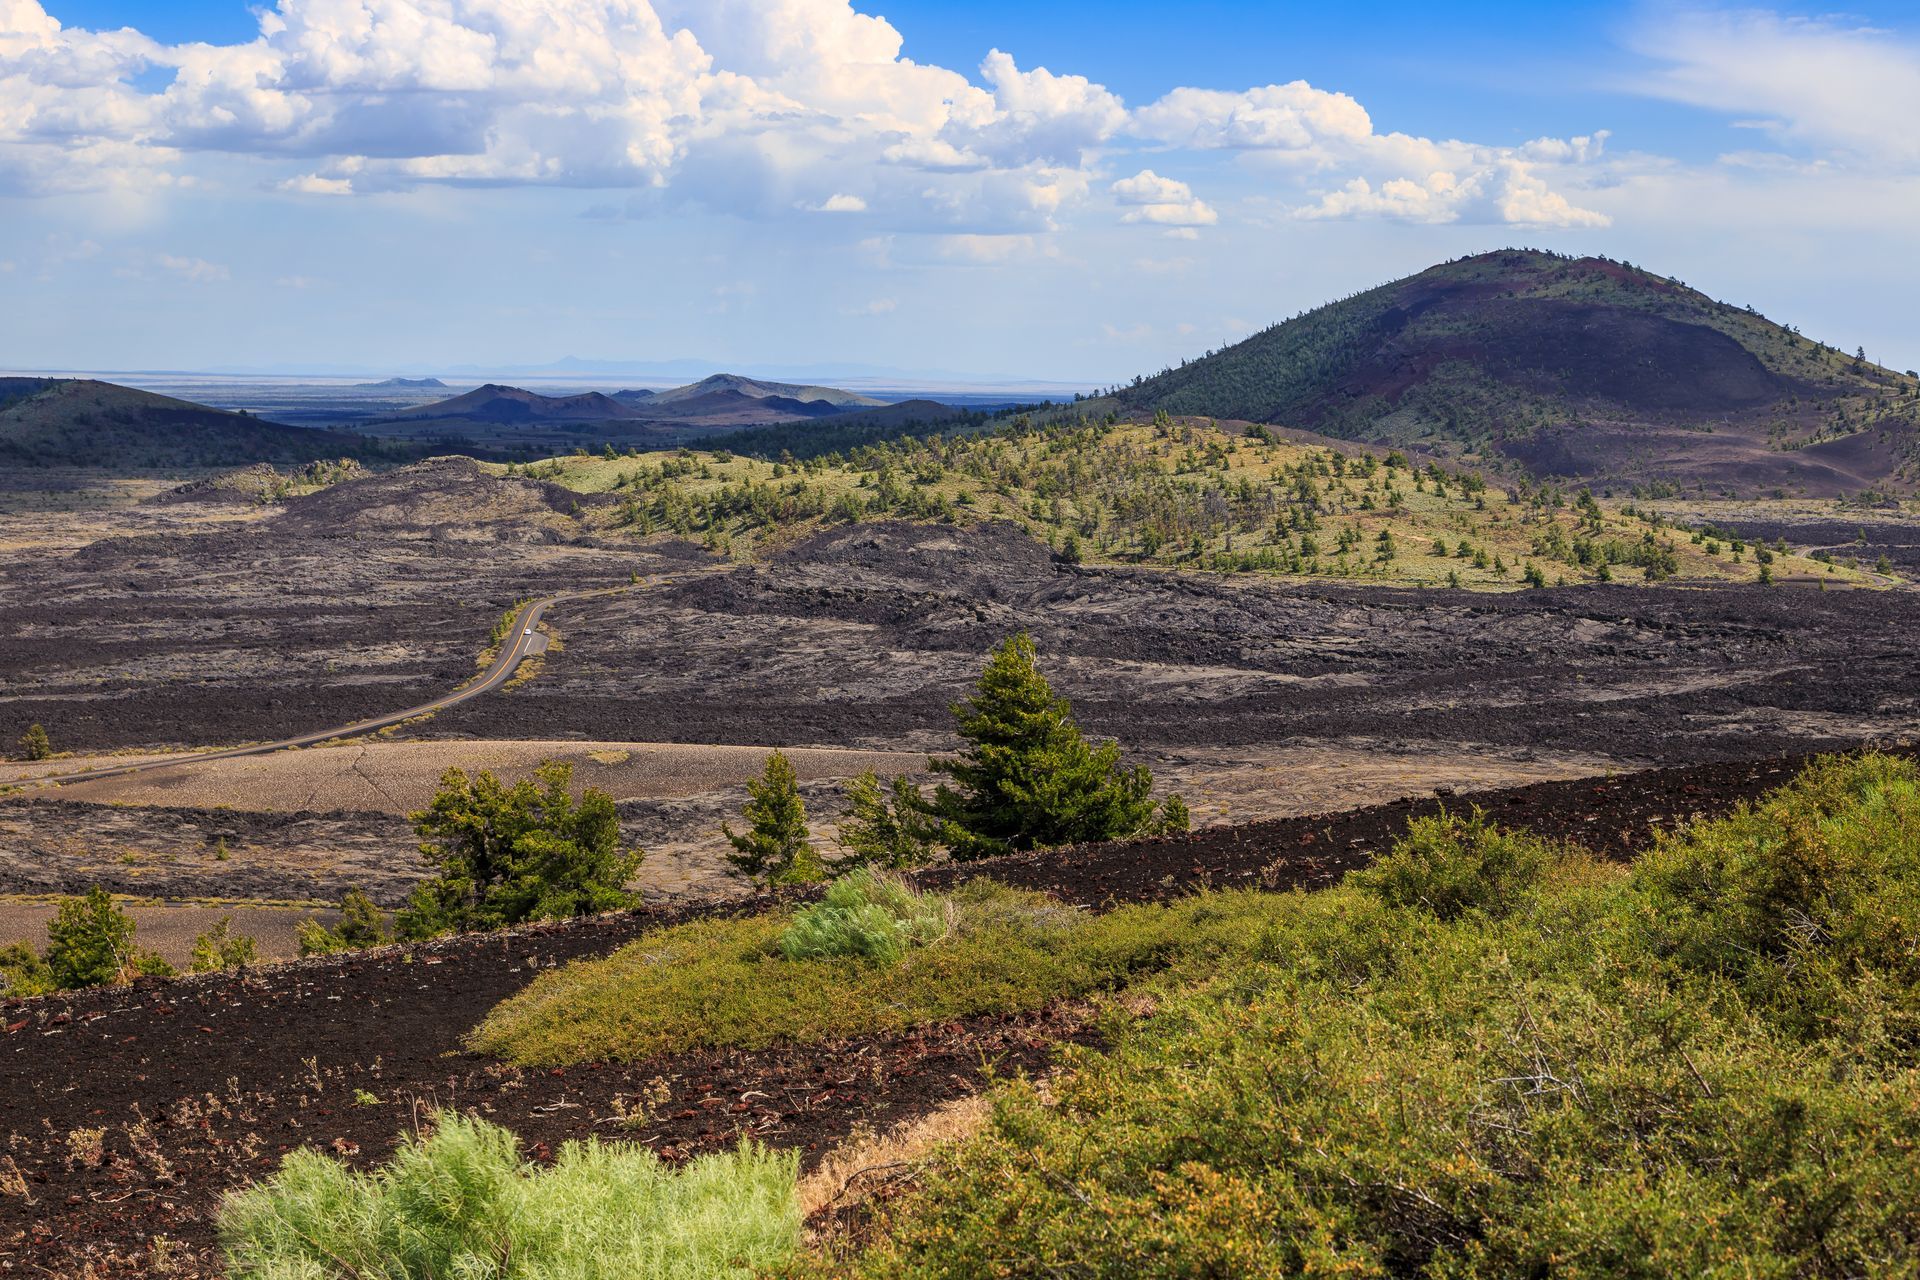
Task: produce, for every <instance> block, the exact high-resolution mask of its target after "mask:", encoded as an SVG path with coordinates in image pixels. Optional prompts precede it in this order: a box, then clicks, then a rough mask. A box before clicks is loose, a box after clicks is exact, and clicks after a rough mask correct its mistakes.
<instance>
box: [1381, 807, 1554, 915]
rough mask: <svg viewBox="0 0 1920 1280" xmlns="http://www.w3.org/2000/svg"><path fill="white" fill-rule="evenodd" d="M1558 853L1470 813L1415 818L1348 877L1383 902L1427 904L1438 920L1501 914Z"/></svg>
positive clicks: (1536, 882) (1529, 888)
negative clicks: (1377, 855) (1385, 848)
mask: <svg viewBox="0 0 1920 1280" xmlns="http://www.w3.org/2000/svg"><path fill="white" fill-rule="evenodd" d="M1558 857H1559V855H1558V854H1556V853H1555V851H1554V850H1553V848H1552V847H1551V846H1550V845H1548V844H1547V843H1546V842H1544V841H1542V840H1540V839H1538V838H1536V837H1534V836H1532V835H1529V834H1527V833H1525V832H1515V831H1501V830H1499V829H1497V828H1495V827H1493V826H1491V825H1489V824H1488V822H1487V820H1486V816H1485V815H1484V814H1482V813H1481V812H1480V811H1479V810H1477V809H1476V810H1475V811H1474V812H1473V814H1472V815H1471V816H1469V817H1465V818H1462V817H1459V816H1458V815H1454V814H1443V815H1441V816H1439V817H1434V818H1416V819H1414V820H1413V821H1412V822H1410V823H1408V824H1407V834H1406V835H1405V836H1404V837H1402V838H1401V839H1400V840H1398V841H1396V842H1395V844H1394V847H1393V849H1392V850H1391V851H1390V852H1389V853H1387V854H1386V855H1385V856H1383V857H1381V858H1379V859H1377V860H1376V861H1375V862H1374V863H1373V865H1372V866H1370V867H1367V868H1365V869H1364V870H1361V871H1356V872H1354V873H1353V875H1352V876H1351V877H1349V878H1350V880H1351V881H1352V883H1353V884H1354V885H1355V886H1357V887H1359V888H1360V889H1362V890H1363V891H1365V892H1367V893H1371V894H1373V895H1374V896H1375V897H1377V898H1379V899H1380V900H1381V901H1382V902H1385V903H1386V904H1387V905H1388V906H1394V907H1412V906H1419V907H1424V908H1426V909H1427V910H1428V911H1431V912H1433V914H1434V915H1436V916H1439V917H1440V918H1441V919H1442V920H1452V919H1454V918H1456V917H1458V916H1459V915H1461V914H1462V913H1463V912H1466V911H1471V910H1478V911H1484V912H1486V913H1488V914H1489V915H1495V916H1500V915H1505V914H1507V913H1508V912H1509V911H1512V910H1513V909H1514V908H1515V907H1516V906H1517V905H1518V904H1519V902H1520V900H1521V899H1522V898H1523V897H1525V896H1526V895H1528V894H1529V893H1531V892H1532V891H1534V890H1535V889H1536V888H1537V887H1538V886H1539V884H1540V882H1541V880H1542V878H1543V877H1544V876H1545V874H1546V872H1547V871H1548V869H1549V868H1551V867H1552V866H1553V864H1554V863H1555V861H1557V859H1558Z"/></svg>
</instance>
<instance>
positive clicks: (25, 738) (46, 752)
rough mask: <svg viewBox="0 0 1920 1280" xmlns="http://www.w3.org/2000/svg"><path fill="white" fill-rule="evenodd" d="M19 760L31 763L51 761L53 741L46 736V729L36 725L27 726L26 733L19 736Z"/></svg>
mask: <svg viewBox="0 0 1920 1280" xmlns="http://www.w3.org/2000/svg"><path fill="white" fill-rule="evenodd" d="M20 758H21V759H22V760H32V761H40V760H51V759H53V740H52V739H51V738H49V737H48V736H47V731H46V729H44V728H43V727H41V726H40V725H37V724H30V725H28V726H27V731H26V732H25V733H23V734H21V735H20Z"/></svg>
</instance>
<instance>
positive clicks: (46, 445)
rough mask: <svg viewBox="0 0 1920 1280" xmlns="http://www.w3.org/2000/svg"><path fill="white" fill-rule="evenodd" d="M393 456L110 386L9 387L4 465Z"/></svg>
mask: <svg viewBox="0 0 1920 1280" xmlns="http://www.w3.org/2000/svg"><path fill="white" fill-rule="evenodd" d="M393 456H395V451H394V450H392V449H391V448H390V447H388V446H385V445H381V444H379V443H376V442H374V441H371V440H368V439H367V438H366V437H364V436H359V435H351V434H347V433H345V432H338V431H315V430H310V429H308V428H306V427H289V426H283V425H281V424H279V423H276V422H264V421H262V420H261V419H259V418H255V417H253V416H251V415H249V414H245V413H228V412H226V411H224V410H221V409H209V408H207V407H205V406H204V405H197V404H190V403H188V402H187V401H185V400H175V399H173V398H171V397H169V396H161V395H155V394H153V393H152V392H149V391H136V390H134V389H133V388H131V387H122V386H116V385H115V384H113V383H111V382H95V381H92V380H90V379H63V378H0V465H14V466H70V467H111V468H114V469H119V470H128V469H142V468H164V467H228V466H243V465H246V464H248V463H254V462H272V463H296V462H314V461H318V460H320V459H324V458H358V459H362V460H367V459H377V458H388V457H393Z"/></svg>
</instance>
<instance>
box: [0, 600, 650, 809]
mask: <svg viewBox="0 0 1920 1280" xmlns="http://www.w3.org/2000/svg"><path fill="white" fill-rule="evenodd" d="M631 590H633V588H632V587H610V588H606V589H604V590H600V591H579V592H569V593H567V594H564V595H555V596H546V597H544V598H542V599H539V600H534V601H531V602H529V603H527V604H526V605H523V606H522V607H521V609H520V611H519V613H517V614H515V615H514V619H513V628H512V629H511V630H510V631H509V632H508V633H507V636H506V639H504V640H503V641H501V643H500V653H499V656H497V657H496V658H494V660H493V664H492V665H491V666H489V667H488V668H487V669H486V671H485V672H483V673H482V674H481V676H480V678H479V679H478V680H475V681H473V682H472V683H471V684H466V685H462V686H461V687H460V688H458V689H455V690H454V691H453V692H452V693H449V694H447V695H446V696H445V697H441V698H435V699H434V700H433V701H432V702H423V703H421V704H420V705H419V706H417V707H408V708H406V709H405V710H402V711H392V712H388V713H387V714H386V715H381V716H375V717H373V718H372V719H370V720H356V721H355V722H354V723H352V724H343V725H339V726H337V727H335V728H332V729H321V730H318V731H317V732H314V733H305V734H301V735H300V736H299V737H297V738H282V739H280V740H279V741H277V742H257V743H253V744H252V745H250V746H244V747H229V748H227V749H226V750H224V751H207V752H202V753H200V754H198V755H190V756H169V757H167V758H166V759H164V760H146V761H139V762H135V763H130V764H117V765H108V766H106V767H104V768H99V769H88V770H85V771H84V772H81V773H61V774H45V775H42V776H41V777H38V778H32V779H22V780H21V781H20V782H18V783H15V784H14V785H16V786H24V787H45V786H61V785H64V784H66V783H70V782H93V781H95V780H97V779H100V778H123V777H126V776H128V775H129V774H135V773H151V772H153V771H154V770H156V769H173V768H178V767H179V766H181V765H188V764H205V763H207V762H208V761H210V760H236V759H239V758H240V757H242V756H264V755H268V754H270V753H272V752H275V751H291V750H293V749H294V748H296V747H311V746H313V745H314V744H315V743H320V742H331V741H333V740H334V739H336V738H355V737H358V736H360V735H361V734H363V733H372V732H374V731H375V730H377V729H384V728H386V727H387V726H389V725H395V724H399V723H400V722H401V721H402V720H411V719H413V718H414V717H415V716H423V715H427V714H429V713H431V712H434V711H444V710H445V709H446V708H448V707H455V706H458V705H460V704H461V703H463V702H466V701H467V700H469V699H471V698H477V697H479V696H480V695H481V694H483V693H487V692H489V691H491V690H493V689H497V688H499V687H500V686H501V685H503V684H505V683H506V682H507V681H508V680H510V679H511V678H512V677H513V673H514V670H515V668H517V667H518V666H519V665H520V661H521V659H523V658H525V657H527V656H528V655H529V654H530V653H534V652H538V650H537V649H536V648H535V637H536V635H537V634H538V633H537V632H536V630H535V628H537V627H538V626H539V625H540V619H541V618H543V617H545V616H546V612H547V610H548V609H550V608H552V607H553V606H554V605H556V604H561V603H564V602H566V601H569V600H584V599H587V598H589V597H591V596H603V595H614V594H617V593H619V592H622V591H631Z"/></svg>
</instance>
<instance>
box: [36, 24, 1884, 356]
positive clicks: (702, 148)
mask: <svg viewBox="0 0 1920 1280" xmlns="http://www.w3.org/2000/svg"><path fill="white" fill-rule="evenodd" d="M257 8H260V9H263V10H264V13H263V12H257V11H256V10H255V9H250V8H249V7H248V6H246V5H243V4H238V3H225V2H224V0H175V2H173V3H167V4H150V3H134V2H132V0H0V290H4V292H5V294H6V295H7V296H8V297H9V299H10V302H11V303H12V305H10V306H9V307H7V308H5V309H3V310H0V350H4V351H5V352H6V353H7V355H6V357H4V358H5V360H6V362H7V363H9V364H12V365H15V366H18V367H61V368H93V369H133V368H210V367H216V366H259V367H279V368H296V367H300V368H310V367H318V366H325V365H341V366H357V367H365V368H378V369H386V370H390V371H395V372H400V371H409V370H416V369H428V368H444V367H449V366H453V365H488V364H492V365H498V366H505V365H515V364H526V363H533V362H539V361H545V360H550V359H555V358H558V357H560V356H563V355H567V354H574V355H579V356H586V357H592V358H601V359H620V360H658V359H670V358H680V357H698V358H702V359H710V360H712V361H714V362H715V363H717V364H724V365H728V366H751V365H775V364H778V365H796V364H820V365H851V364H861V365H883V366H891V367H897V368H903V369H924V370H944V371H950V372H953V373H958V374H963V375H968V376H976V377H980V378H996V377H1009V376H1013V377H1029V378H1045V379H1060V380H1086V381H1089V382H1092V381H1103V380H1113V379H1120V378H1125V377H1128V376H1131V375H1132V374H1133V373H1135V372H1140V371H1151V370H1152V369H1154V368H1158V367H1160V366H1161V365H1163V364H1166V363H1168V362H1170V361H1174V360H1177V359H1179V358H1181V357H1182V356H1190V355H1194V354H1197V353H1199V352H1200V351H1202V350H1205V349H1207V348H1211V347H1214V346H1218V345H1221V344H1223V343H1225V342H1227V341H1231V340H1232V339H1234V338H1236V337H1239V336H1242V335H1243V334H1244V333H1245V332H1246V331H1247V330H1249V329H1251V328H1254V327H1257V326H1259V325H1262V324H1265V323H1267V322H1269V321H1271V320H1273V319H1276V318H1281V317H1284V316H1286V315H1289V314H1292V313H1293V312H1295V311H1298V310H1300V309H1303V308H1306V307H1310V306H1312V305H1315V304H1317V303H1319V302H1322V301H1324V300H1326V299H1328V298H1330V297H1334V296H1338V295H1340V294H1342V293H1345V292H1349V291H1352V290H1355V289H1360V288H1364V287H1367V286H1369V285H1371V284H1374V283H1378V282H1379V281H1381V280H1384V279H1388V278H1391V277H1393V276H1397V275H1401V274H1405V273H1407V272H1410V271H1415V270H1418V269H1420V268H1421V267H1423V266H1426V265H1429V264H1431V263H1432V262H1435V261H1438V260H1440V259H1444V258H1447V257H1451V256H1455V255H1458V254H1462V253H1469V252H1474V251H1478V250H1481V249H1486V248H1492V247H1497V246H1501V245H1509V244H1532V245H1542V246H1548V247H1553V248H1558V249H1563V250H1568V251H1573V252H1592V253H1605V254H1608V255H1610V256H1614V257H1623V258H1627V259H1629V260H1632V261H1635V262H1638V263H1642V264H1645V265H1648V266H1651V267H1654V268H1656V269H1658V270H1661V271H1663V272H1668V273H1671V274H1675V275H1678V276H1680V277H1682V278H1684V279H1687V280H1688V281H1689V282H1690V283H1693V284H1696V285H1698V286H1700V287H1702V288H1705V289H1707V290H1708V291H1709V292H1712V293H1715V294H1717V295H1719V296H1723V297H1726V298H1728V299H1729V300H1731V301H1735V302H1739V303H1752V304H1754V305H1757V306H1759V307H1760V308H1761V309H1762V310H1764V311H1766V312H1767V313H1768V314H1770V315H1773V316H1775V317H1776V318H1778V319H1781V320H1784V321H1788V322H1791V323H1794V324H1797V325H1799V326H1800V327H1801V328H1803V329H1804V330H1805V331H1806V332H1808V333H1809V334H1814V335H1817V336H1821V337H1825V338H1827V339H1829V340H1831V341H1834V342H1836V343H1839V344H1841V345H1844V346H1848V347H1851V346H1854V345H1857V344H1864V345H1866V346H1867V347H1868V349H1869V352H1870V354H1872V355H1874V356H1875V357H1876V358H1880V359H1884V360H1886V361H1887V362H1889V363H1893V364H1896V365H1898V366H1899V367H1902V368H1906V367H1912V366H1913V365H1915V364H1916V363H1920V333H1916V332H1915V328H1914V324H1913V321H1912V319H1911V305H1910V302H1909V299H1910V298H1911V297H1912V296H1913V294H1914V287H1915V285H1916V284H1920V280H1917V279H1916V278H1915V277H1916V274H1920V268H1916V267H1915V265H1914V264H1915V263H1920V140H1916V138H1915V136H1914V131H1913V128H1912V125H1911V121H1912V120H1913V119H1915V118H1920V14H1916V12H1915V9H1914V6H1912V5H1884V4H1882V5H1866V6H1855V7H1854V8H1853V9H1852V10H1851V11H1849V12H1848V13H1847V14H1845V15H1842V16H1834V15H1832V14H1830V13H1829V12H1828V11H1825V10H1820V9H1806V10H1795V9H1765V8H1754V7H1750V6H1742V7H1739V8H1725V9H1719V8H1713V7H1709V6H1690V7H1685V8H1681V7H1675V6H1671V5H1637V6H1636V5H1599V4H1580V3H1573V4H1559V5H1551V6H1550V5H1538V4H1525V5H1523V4H1496V3H1476V4H1453V5H1444V6H1439V5H1433V4H1430V3H1429V4H1408V3H1385V2H1374V3H1351V4H1346V5H1341V6H1332V5H1325V4H1316V5H1305V4H1242V3H1227V2H1225V0H1212V2H1210V3H1209V2H1202V3H1189V4H1183V5H1182V6H1179V7H1177V8H1170V7H1167V6H1164V5H1162V6H1147V5H1141V4H1126V3H1110V4H1102V5H1091V4H1077V3H1054V4H1049V5H1034V4H1031V3H1028V4H1014V3H1006V2H1004V0H976V2H975V3H970V4H967V5H956V4H952V3H934V2H933V0H907V2H905V3H884V4H880V3H869V2H867V0H861V2H860V3H856V4H853V5H849V4H847V3H846V0H782V2H781V3H777V4H776V3H773V2H772V0H657V2H652V3H650V2H649V0H549V3H548V5H547V6H546V7H545V13H544V14H543V19H542V21H540V22H539V23H538V24H533V25H529V24H527V23H525V22H523V21H521V20H519V18H517V17H516V13H517V12H519V11H521V10H524V8H525V7H524V6H519V5H514V4H510V3H507V0H276V2H275V3H272V4H270V5H266V6H258V7H257ZM880 19H883V21H882V20H880Z"/></svg>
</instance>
